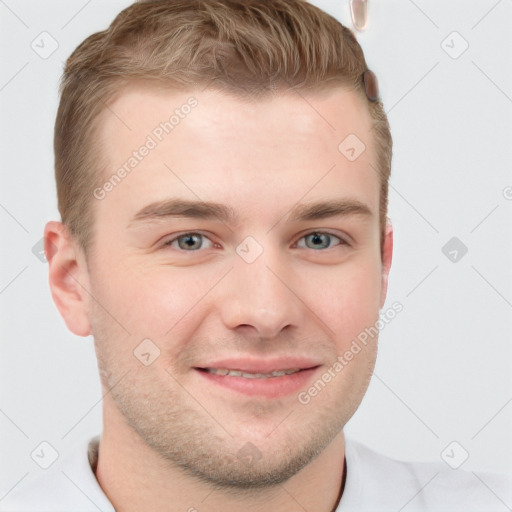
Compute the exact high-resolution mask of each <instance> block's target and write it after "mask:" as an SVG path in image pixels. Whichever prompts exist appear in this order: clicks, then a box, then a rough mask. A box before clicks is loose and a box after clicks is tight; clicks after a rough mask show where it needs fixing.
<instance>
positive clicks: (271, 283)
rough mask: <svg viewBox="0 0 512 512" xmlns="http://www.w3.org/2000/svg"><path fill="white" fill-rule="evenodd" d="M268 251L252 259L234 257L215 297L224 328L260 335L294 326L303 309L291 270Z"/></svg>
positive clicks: (272, 335) (269, 335) (268, 336)
mask: <svg viewBox="0 0 512 512" xmlns="http://www.w3.org/2000/svg"><path fill="white" fill-rule="evenodd" d="M268 252H269V251H265V252H264V253H263V254H262V255H261V256H260V257H259V258H258V259H257V260H256V261H253V262H252V263H247V262H246V261H244V260H243V259H242V258H238V257H237V259H236V261H235V264H234V267H233V269H232V270H231V272H230V273H229V274H228V276H226V279H227V282H226V283H224V286H223V287H222V293H221V296H220V297H218V301H219V302H218V305H219V306H218V307H219V308H220V314H221V319H222V321H223V323H224V325H225V327H226V328H228V329H231V330H235V331H238V332H239V333H240V334H242V333H243V334H244V335H247V336H254V337H257V338H261V339H272V338H275V337H277V336H278V335H279V334H280V333H281V331H283V330H284V329H287V328H288V329H290V328H292V327H297V326H298V325H299V322H300V321H301V319H302V318H304V317H305V311H304V310H305V309H306V308H305V306H304V304H303V302H302V301H301V299H300V298H299V294H300V289H299V290H295V289H294V288H299V283H297V282H296V278H294V276H293V271H292V270H291V268H290V267H289V266H288V267H287V266H286V265H285V264H284V263H283V262H282V261H280V260H279V257H278V256H275V257H272V256H269V255H268ZM266 253H267V254H266Z"/></svg>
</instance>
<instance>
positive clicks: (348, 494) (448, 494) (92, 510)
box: [0, 437, 512, 512]
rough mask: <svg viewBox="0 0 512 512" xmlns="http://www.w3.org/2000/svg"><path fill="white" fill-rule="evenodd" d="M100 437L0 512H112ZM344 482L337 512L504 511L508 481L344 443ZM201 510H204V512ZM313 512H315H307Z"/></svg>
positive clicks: (13, 496) (511, 499) (508, 505)
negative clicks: (99, 469)
mask: <svg viewBox="0 0 512 512" xmlns="http://www.w3.org/2000/svg"><path fill="white" fill-rule="evenodd" d="M98 441H99V437H95V438H93V439H91V440H90V441H87V442H84V443H83V444H82V446H80V447H79V449H78V450H77V451H76V452H75V453H73V454H71V455H70V456H68V457H67V458H66V459H64V460H63V461H62V462H61V463H60V464H58V463H57V462H56V463H55V464H54V465H53V466H51V467H50V468H49V469H47V470H46V471H45V473H44V474H42V475H40V476H39V477H38V478H36V479H35V480H33V481H31V482H29V483H28V484H27V485H25V486H24V487H21V488H19V489H18V488H15V489H14V490H13V491H12V492H10V493H9V494H8V495H7V496H6V497H4V498H3V499H2V500H1V501H0V511H1V512H42V511H46V512H50V511H51V512H98V511H99V510H100V511H103V512H115V510H114V507H113V506H112V504H111V503H110V502H109V500H108V499H107V497H106V496H105V493H104V492H103V490H102V489H101V487H100V486H99V484H98V481H97V480H96V477H95V475H94V471H93V467H95V465H96V462H97V447H98ZM345 441H346V443H345V457H346V461H347V477H346V482H345V490H344V492H343V496H342V498H341V500H340V503H339V506H338V508H337V509H336V512H425V511H429V512H445V511H446V512H505V511H507V510H512V476H511V475H500V474H495V473H482V472H471V471H465V470H463V469H460V468H459V469H456V470H454V469H451V468H450V467H449V466H448V465H446V464H445V463H444V462H442V461H440V462H438V463H437V462H403V461H398V460H394V459H391V458H389V457H386V456H385V455H382V454H380V453H377V452H375V451H373V450H371V449H370V448H368V447H367V446H365V445H363V444H361V443H359V442H357V441H355V440H352V439H349V438H345ZM203 508H204V507H203ZM311 512H315V511H311Z"/></svg>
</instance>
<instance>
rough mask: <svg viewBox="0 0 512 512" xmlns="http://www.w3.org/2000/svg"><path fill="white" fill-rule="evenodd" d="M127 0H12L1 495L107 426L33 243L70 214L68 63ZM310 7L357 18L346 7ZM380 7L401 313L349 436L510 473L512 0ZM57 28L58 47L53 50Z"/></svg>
mask: <svg viewBox="0 0 512 512" xmlns="http://www.w3.org/2000/svg"><path fill="white" fill-rule="evenodd" d="M129 3H130V2H129V1H128V0H124V1H122V0H108V1H104V0H103V1H101V0H90V1H88V2H87V1H85V0H72V1H71V0H66V1H64V0H62V1H60V2H59V1H55V0H54V1H44V2H43V1H40V0H38V1H36V0H31V1H28V0H23V1H19V0H18V1H16V0H0V40H1V44H0V52H1V62H2V66H1V68H0V105H1V117H0V129H1V148H0V151H1V158H0V166H1V167H0V169H1V186H0V225H1V230H2V243H1V245H0V247H1V249H0V250H1V253H0V254H1V265H0V307H1V323H0V329H1V331H0V333H1V359H0V365H1V366H0V439H1V454H0V461H1V462H0V499H1V498H2V497H3V496H4V495H5V494H6V493H8V492H9V490H10V489H12V488H13V486H15V485H16V484H18V482H20V481H21V480H23V479H26V480H27V481H28V480H29V479H31V478H33V477H35V476H37V474H38V473H40V472H42V471H44V469H41V468H40V467H39V466H38V465H37V464H36V463H35V462H34V460H32V458H31V456H30V454H31V452H32V451H33V450H34V449H35V448H36V447H37V446H38V445H39V444H40V443H41V442H42V441H47V442H49V443H50V444H51V445H52V446H53V447H54V448H55V449H56V450H57V452H58V453H59V454H60V456H61V457H62V456H63V455H65V454H66V453H67V452H69V451H70V450H72V449H73V447H74V446H75V445H76V444H77V442H78V440H82V439H85V438H88V437H90V436H92V435H94V434H96V433H98V432H99V431H100V429H101V392H100V385H99V380H98V377H97V371H96V361H95V357H94V351H93V343H92V338H86V339H83V338H78V337H75V336H74V335H72V334H71V333H70V332H68V331H67V329H66V327H65V325H64V322H63V321H62V319H61V318H60V316H59V314H58V312H57V309H56V307H55V306H54V304H53V302H52V300H51V297H50V294H49V289H48V285H47V279H48V278H47V265H46V264H45V263H43V262H41V261H40V260H39V259H38V258H37V257H36V256H35V255H34V254H33V252H32V248H33V246H34V245H35V244H37V242H38V241H39V240H40V239H41V237H42V233H43V227H44V224H45V223H46V221H48V220H50V219H58V212H57V209H56V199H55V187H54V183H53V154H52V130H53V123H54V118H55V112H56V108H57V99H58V97H57V86H58V80H59V77H60V73H61V69H62V65H63V61H64V60H65V59H66V58H67V57H68V56H69V54H70V53H71V51H72V50H73V49H74V48H75V47H76V46H77V45H78V43H80V42H81V41H82V40H83V39H84V38H85V37H86V36H88V35H89V34H91V33H92V32H95V31H98V30H101V29H104V28H106V27H107V25H108V24H109V23H110V21H111V20H112V19H113V17H114V16H115V14H116V13H117V12H119V11H120V10H121V9H122V8H123V7H125V6H127V5H129ZM314 3H315V4H317V5H318V6H320V7H322V8H324V9H325V10H327V11H328V12H329V13H331V14H333V15H334V16H336V17H337V18H338V19H339V20H340V21H342V22H343V23H344V24H346V25H348V26H352V25H351V20H350V11H349V7H348V1H346V0H336V1H334V0H317V1H315V2H314ZM370 7H371V10H370V24H369V27H368V29H367V30H366V31H365V32H363V33H359V34H358V35H357V37H358V40H359V41H360V43H361V45H362V46H363V49H364V51H365V54H366V58H367V62H368V64H369V67H370V68H371V69H373V70H374V71H375V72H376V73H377V76H378V78H379V83H380V89H381V95H382V98H383V100H384V106H385V110H386V111H387V112H388V114H389V120H390V123H391V127H392V133H393V137H394V148H395V149H394V162H393V173H392V178H391V185H390V213H389V215H390V218H391V219H392V221H393V223H394V227H395V251H394V260H393V267H392V271H391V276H390V289H389V294H388V301H387V304H386V306H385V307H384V310H386V309H387V308H388V307H390V306H391V304H393V302H395V301H399V302H400V303H401V304H403V307H404V310H403V311H402V312H401V313H400V314H399V315H398V316H397V317H396V318H395V319H394V320H393V321H392V322H391V323H390V324H389V325H387V326H386V327H385V329H383V331H382V333H381V336H380V353H379V358H378V362H377V366H376V369H375V375H374V378H373V380H372V383H371V385H370V388H369V390H368V393H367V396H366V397H365V399H364V400H363V403H362V406H361V407H360V409H359V411H358V412H357V413H356V415H355V416H354V418H353V419H352V420H351V421H350V422H349V424H348V425H347V427H346V429H345V431H346V433H347V435H350V436H351V437H353V438H356V439H358V440H360V441H362V442H364V443H366V444H368V445H369V446H370V447H372V448H374V449H377V450H379V451H381V452H383V453H385V454H388V455H390V456H393V457H397V458H402V459H419V460H437V461H439V460H441V459H440V454H441V452H442V451H443V450H444V449H445V448H446V447H447V446H448V445H449V444H450V443H451V442H452V441H457V443H459V444H458V445H455V452H454V453H455V457H461V453H462V454H463V452H461V450H466V451H467V452H468V453H469V459H468V460H467V461H466V462H465V463H464V465H463V466H462V468H464V469H485V470H493V471H512V441H511V439H510V432H512V377H511V375H512V371H511V370H512V349H511V332H512V270H511V266H512V265H511V263H512V247H511V246H512V244H511V240H512V200H511V199H512V174H511V161H512V137H511V135H512V99H511V98H512V70H511V62H512V50H511V48H512V44H511V43H512V40H511V39H512V37H511V35H510V34H511V33H512V1H511V0H501V1H496V0H478V1H477V0H472V1H468V0H458V1H450V2H448V1H446V0H435V1H427V0H416V1H412V0H392V1H390V0H387V1H373V2H371V5H370ZM44 31H45V32H48V33H49V34H50V35H51V38H53V39H54V40H55V41H56V42H57V43H58V48H57V50H56V51H55V52H54V53H53V54H52V55H50V56H47V55H44V52H49V51H50V50H51V44H52V39H51V38H50V37H49V36H48V35H42V36H41V35H40V34H41V33H42V32H44ZM454 31H456V32H457V33H458V34H459V35H457V34H453V32H454ZM443 41H444V42H443ZM466 44H468V45H469V46H468V48H467V50H466V51H465V52H464V53H462V54H460V55H459V53H460V52H461V51H462V50H463V49H464V47H465V45H466ZM31 45H32V46H34V47H35V48H38V51H39V53H37V52H36V51H34V49H33V48H32V46H31ZM41 53H43V56H44V57H48V58H42V57H41ZM450 54H451V55H450ZM454 57H457V58H454ZM452 237H457V238H458V239H459V240H460V241H461V242H462V243H463V244H464V245H465V246H466V247H467V248H468V252H467V254H465V255H464V257H463V258H461V259H460V260H459V261H458V262H453V261H451V260H450V259H449V258H448V257H447V256H445V254H444V253H443V252H442V248H443V246H444V245H445V244H446V243H447V242H448V241H449V240H450V239H451V238H452ZM453 255H454V254H452V256H453ZM459 256H460V252H459ZM453 446H454V445H452V448H453ZM508 505H509V506H511V505H512V504H508Z"/></svg>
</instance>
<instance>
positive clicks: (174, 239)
mask: <svg viewBox="0 0 512 512" xmlns="http://www.w3.org/2000/svg"><path fill="white" fill-rule="evenodd" d="M194 235H196V236H200V237H203V238H206V239H208V240H209V241H210V242H211V243H212V244H213V245H215V242H213V241H212V240H210V238H208V236H206V235H205V234H203V233H200V232H197V231H189V232H187V233H183V234H181V235H178V236H175V237H174V238H172V239H171V240H167V241H166V242H165V243H164V244H163V248H164V249H165V248H167V247H171V245H172V244H173V243H174V242H177V241H178V240H179V239H180V238H184V237H187V236H194ZM310 235H328V236H329V237H331V239H332V238H334V239H337V240H338V241H339V243H337V244H336V245H334V246H330V247H327V248H325V249H319V250H315V249H311V250H312V251H315V252H321V251H325V250H327V249H332V248H333V247H338V246H343V245H346V246H349V245H350V244H349V243H348V242H347V241H345V240H344V239H343V238H341V237H339V236H338V235H335V234H333V233H329V232H328V231H310V232H309V233H306V234H304V235H302V236H301V237H300V238H299V240H298V241H297V242H295V244H294V246H296V245H297V244H298V243H299V242H300V241H301V240H303V239H305V238H306V237H308V236H310ZM304 248H305V249H310V248H309V247H304ZM201 249H202V247H200V248H199V249H195V250H190V251H187V250H185V249H181V248H178V249H176V250H177V251H178V252H191V253H194V252H199V251H200V250H201Z"/></svg>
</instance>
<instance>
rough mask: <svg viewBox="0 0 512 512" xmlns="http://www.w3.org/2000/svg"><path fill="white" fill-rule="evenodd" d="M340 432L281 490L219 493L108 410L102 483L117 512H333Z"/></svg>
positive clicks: (101, 458) (340, 458)
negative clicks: (175, 462) (168, 457)
mask: <svg viewBox="0 0 512 512" xmlns="http://www.w3.org/2000/svg"><path fill="white" fill-rule="evenodd" d="M344 456H345V438H344V435H343V431H340V432H339V433H338V434H337V435H336V437H335V438H334V439H333V440H332V442H331V443H330V444H329V445H328V446H327V447H326V448H325V449H324V451H323V452H321V453H320V455H319V456H318V457H316V458H315V459H314V460H313V461H312V462H311V463H310V464H308V465H307V466H306V467H304V468H303V469H302V470H301V471H299V472H298V473H297V474H295V475H294V476H293V477H291V478H290V479H289V480H288V481H286V482H284V483H283V484H281V485H277V486H273V487H269V488H263V489H256V490H250V491H244V490H239V489H236V490H235V489H233V490H230V491H229V492H228V491H226V490H224V489H218V488H217V489H215V488H214V487H213V486H212V485H209V484H208V483H205V482H203V481H200V480H198V479H197V478H195V477H193V476H191V475H188V474H187V473H185V472H184V471H183V470H182V469H181V468H179V467H178V466H176V465H174V464H173V463H172V462H170V461H168V460H165V459H163V458H162V457H161V456H160V455H159V454H158V453H157V452H155V451H154V450H153V449H152V448H151V447H150V446H149V445H147V444H146V443H145V441H144V440H143V439H141V438H140V436H139V435H138V434H137V432H135V431H134V430H133V429H132V428H131V427H130V426H129V425H128V424H127V423H126V422H125V421H124V420H123V419H122V418H119V417H118V416H117V415H116V414H109V412H108V410H104V427H103V433H102V436H101V442H100V448H99V460H98V465H97V468H96V478H97V480H98V482H99V484H100V486H101V487H102V489H103V491H104V492H105V494H106V495H107V497H108V498H109V500H110V502H111V503H112V505H113V506H114V508H115V510H116V511H117V512H132V511H134V512H135V511H137V512H144V511H153V510H159V511H161V512H183V511H190V512H194V511H196V512H197V511H200V510H208V511H209V512H217V511H218V512H221V511H222V512H235V511H237V512H238V511H239V510H246V511H247V512H259V511H265V512H268V510H272V511H273V512H285V511H286V512H289V511H290V510H292V509H293V510H295V509H297V510H315V511H316V512H332V511H334V510H335V508H336V506H337V503H338V501H339V499H340V487H341V483H342V480H343V477H344V464H343V460H344Z"/></svg>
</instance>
